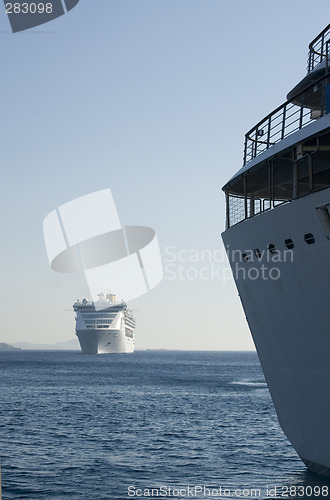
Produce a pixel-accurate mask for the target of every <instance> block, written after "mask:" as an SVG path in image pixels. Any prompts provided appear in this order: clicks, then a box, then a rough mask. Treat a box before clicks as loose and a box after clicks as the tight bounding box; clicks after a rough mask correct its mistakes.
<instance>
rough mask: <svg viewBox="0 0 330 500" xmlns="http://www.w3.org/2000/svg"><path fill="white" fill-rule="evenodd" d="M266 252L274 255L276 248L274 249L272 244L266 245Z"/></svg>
mask: <svg viewBox="0 0 330 500" xmlns="http://www.w3.org/2000/svg"><path fill="white" fill-rule="evenodd" d="M268 251H269V252H270V253H276V252H277V250H276V247H275V245H273V243H270V244H269V245H268Z"/></svg>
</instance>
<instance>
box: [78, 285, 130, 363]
mask: <svg viewBox="0 0 330 500" xmlns="http://www.w3.org/2000/svg"><path fill="white" fill-rule="evenodd" d="M98 297H99V300H98V301H96V302H95V303H94V302H89V301H88V300H86V299H83V300H82V301H79V300H78V301H77V302H75V303H74V304H73V309H74V311H75V313H76V335H77V337H78V339H79V342H80V346H81V350H82V352H83V353H84V354H105V353H129V352H133V351H134V330H135V319H134V317H133V313H132V311H130V310H129V309H127V304H126V303H125V302H124V301H122V302H120V303H116V296H115V295H114V294H103V293H100V294H99V295H98Z"/></svg>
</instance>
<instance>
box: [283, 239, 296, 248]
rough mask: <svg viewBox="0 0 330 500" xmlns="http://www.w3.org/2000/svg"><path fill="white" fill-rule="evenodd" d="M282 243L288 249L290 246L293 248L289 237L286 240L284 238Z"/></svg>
mask: <svg viewBox="0 0 330 500" xmlns="http://www.w3.org/2000/svg"><path fill="white" fill-rule="evenodd" d="M284 243H285V246H286V248H288V249H289V250H291V249H292V248H294V243H293V241H292V240H291V238H289V239H288V240H285V242H284Z"/></svg>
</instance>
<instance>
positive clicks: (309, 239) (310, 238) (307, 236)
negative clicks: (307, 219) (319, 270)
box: [304, 233, 315, 245]
mask: <svg viewBox="0 0 330 500" xmlns="http://www.w3.org/2000/svg"><path fill="white" fill-rule="evenodd" d="M304 238H305V241H306V243H307V245H313V243H315V238H314V236H313V235H312V233H307V234H305V236H304Z"/></svg>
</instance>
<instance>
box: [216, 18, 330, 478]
mask: <svg viewBox="0 0 330 500" xmlns="http://www.w3.org/2000/svg"><path fill="white" fill-rule="evenodd" d="M329 53H330V24H329V25H328V26H327V27H326V28H325V29H324V30H323V31H322V32H321V33H320V34H319V35H318V36H317V37H316V38H315V39H314V40H313V41H312V42H311V43H310V44H309V53H308V66H307V74H306V76H305V77H304V78H303V79H302V80H301V81H300V82H299V83H298V84H297V85H296V86H295V87H294V88H293V89H292V90H291V91H290V92H289V93H288V95H287V100H286V102H284V103H283V104H281V105H280V106H279V107H278V108H276V109H275V110H274V111H272V112H271V113H269V114H268V115H267V116H266V117H265V118H263V119H262V120H260V121H259V123H257V125H255V126H254V127H253V128H252V129H251V130H249V132H247V134H246V136H245V145H244V159H243V167H242V168H241V169H240V170H239V171H238V172H237V173H236V175H234V177H232V178H231V179H230V180H229V181H228V182H227V184H226V185H225V186H224V187H223V190H224V192H225V195H226V229H225V231H224V232H223V234H222V238H223V242H224V245H225V248H226V251H227V254H228V257H229V261H230V265H231V268H232V272H233V276H234V280H235V282H236V286H237V289H238V293H239V296H240V299H241V302H242V305H243V309H244V312H245V315H246V318H247V322H248V324H249V327H250V330H251V333H252V336H253V340H254V343H255V346H256V349H257V352H258V355H259V359H260V362H261V365H262V369H263V372H264V375H265V378H266V381H267V384H268V387H269V391H270V394H271V397H272V400H273V403H274V406H275V409H276V412H277V416H278V419H279V422H280V425H281V427H282V429H283V431H284V432H285V434H286V435H287V437H288V439H289V441H290V442H291V443H292V446H293V447H294V449H295V450H296V452H297V453H298V455H299V456H300V458H301V459H302V460H303V462H304V463H305V464H306V465H307V467H308V468H309V469H311V470H312V471H314V472H317V473H320V474H324V475H326V476H330V426H329V415H330V397H329V393H330V55H329Z"/></svg>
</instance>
